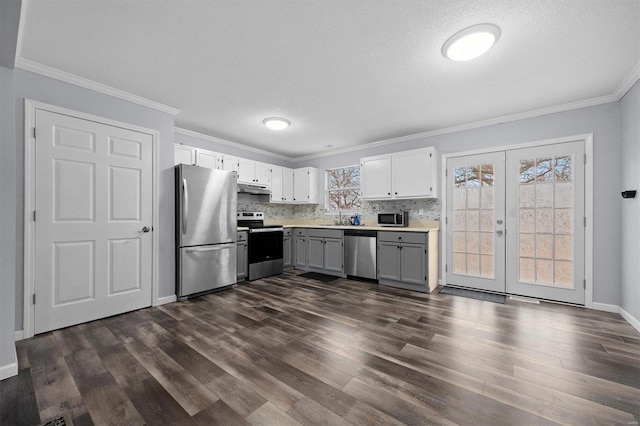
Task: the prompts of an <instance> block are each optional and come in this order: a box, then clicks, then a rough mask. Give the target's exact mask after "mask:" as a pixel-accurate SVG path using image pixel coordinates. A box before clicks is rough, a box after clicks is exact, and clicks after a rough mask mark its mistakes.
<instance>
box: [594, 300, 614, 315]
mask: <svg viewBox="0 0 640 426" xmlns="http://www.w3.org/2000/svg"><path fill="white" fill-rule="evenodd" d="M593 309H595V310H596V311H604V312H613V313H614V314H618V313H620V306H618V305H609V304H608V303H598V302H593Z"/></svg>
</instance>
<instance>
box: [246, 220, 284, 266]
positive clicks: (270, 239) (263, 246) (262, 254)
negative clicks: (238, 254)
mask: <svg viewBox="0 0 640 426" xmlns="http://www.w3.org/2000/svg"><path fill="white" fill-rule="evenodd" d="M283 234H284V233H283V230H282V228H252V229H250V230H249V264H252V263H261V262H268V261H272V260H279V259H280V260H281V259H282V242H283V240H282V239H283Z"/></svg>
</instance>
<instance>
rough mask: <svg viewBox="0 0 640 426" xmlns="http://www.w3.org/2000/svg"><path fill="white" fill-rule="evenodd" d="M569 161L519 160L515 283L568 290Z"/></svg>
mask: <svg viewBox="0 0 640 426" xmlns="http://www.w3.org/2000/svg"><path fill="white" fill-rule="evenodd" d="M572 181H573V176H572V158H571V156H563V157H556V158H529V159H522V160H520V183H519V191H518V192H519V222H520V223H519V236H518V237H519V262H518V265H519V281H520V282H525V283H528V284H539V285H547V286H558V287H568V288H571V287H572V285H573V284H572V283H573V277H572V273H573V272H572V271H573V227H574V224H573V213H574V212H573V202H574V200H573V182H572Z"/></svg>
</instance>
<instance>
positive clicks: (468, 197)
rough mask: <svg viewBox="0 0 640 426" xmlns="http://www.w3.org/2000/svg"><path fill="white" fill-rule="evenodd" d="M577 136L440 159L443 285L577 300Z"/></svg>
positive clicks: (580, 223) (580, 186)
mask: <svg viewBox="0 0 640 426" xmlns="http://www.w3.org/2000/svg"><path fill="white" fill-rule="evenodd" d="M583 158H584V142H583V141H578V142H568V143H562V144H553V145H544V146H536V147H532V148H522V149H513V150H508V151H500V152H495V153H488V154H479V155H469V156H462V157H455V158H450V159H448V160H447V206H446V207H447V224H448V226H447V283H448V284H452V285H458V286H463V287H470V288H475V289H479V290H485V291H494V292H504V293H509V294H517V295H524V296H530V297H536V298H541V299H548V300H555V301H561V302H568V303H576V304H584V294H585V289H584V277H585V272H584V270H585V264H584V258H585V253H584V241H585V235H584V217H585V216H584V160H583Z"/></svg>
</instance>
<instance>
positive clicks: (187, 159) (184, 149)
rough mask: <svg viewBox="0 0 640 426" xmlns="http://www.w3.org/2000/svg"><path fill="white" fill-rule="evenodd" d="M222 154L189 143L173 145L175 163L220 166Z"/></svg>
mask: <svg viewBox="0 0 640 426" xmlns="http://www.w3.org/2000/svg"><path fill="white" fill-rule="evenodd" d="M219 159H220V154H218V153H217V152H213V151H209V150H206V149H200V148H195V147H192V146H187V145H180V144H174V145H173V164H174V165H176V166H177V165H178V164H190V165H192V166H200V167H208V168H210V169H217V168H219V167H220V166H219V163H218V161H219Z"/></svg>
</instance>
